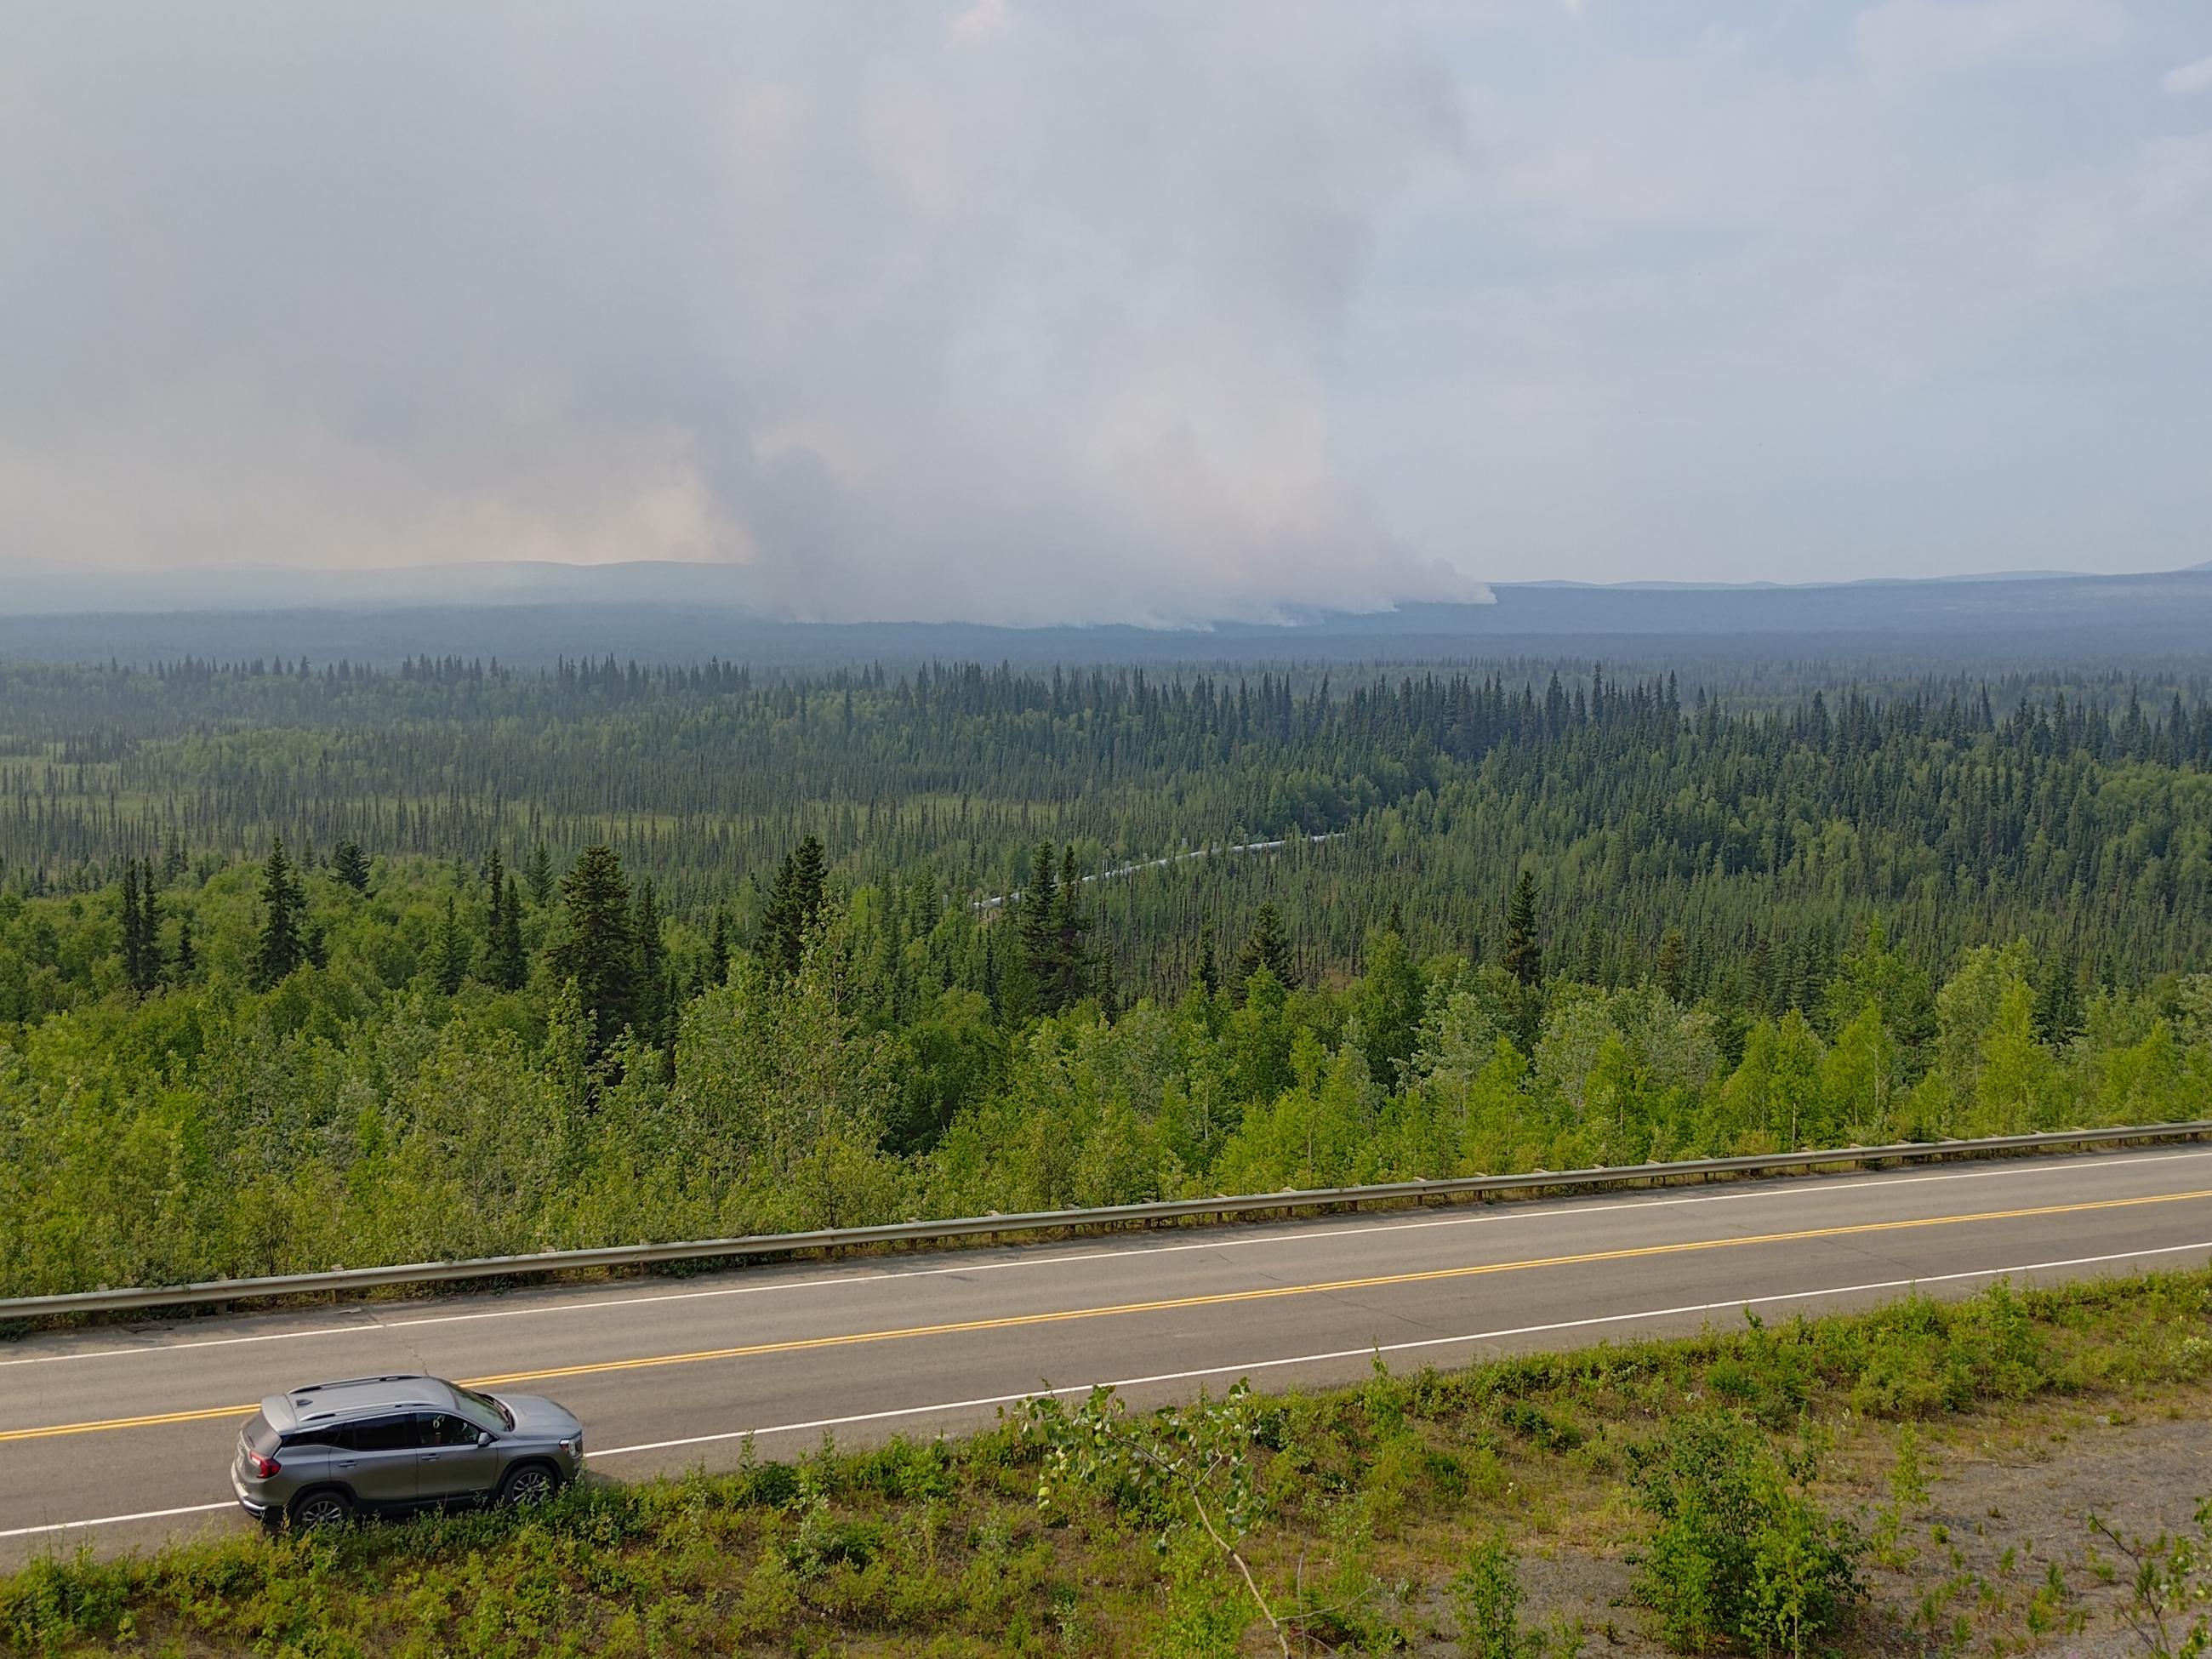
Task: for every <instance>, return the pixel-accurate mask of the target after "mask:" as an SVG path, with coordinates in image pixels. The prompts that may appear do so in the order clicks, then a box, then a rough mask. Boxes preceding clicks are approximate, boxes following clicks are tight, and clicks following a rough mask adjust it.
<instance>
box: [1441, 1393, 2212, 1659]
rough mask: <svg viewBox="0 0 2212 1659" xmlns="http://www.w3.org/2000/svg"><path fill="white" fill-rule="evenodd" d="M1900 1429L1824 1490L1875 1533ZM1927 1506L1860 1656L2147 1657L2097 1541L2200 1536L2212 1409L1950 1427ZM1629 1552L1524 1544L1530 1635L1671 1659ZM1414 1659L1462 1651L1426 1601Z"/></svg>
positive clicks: (1631, 1656) (1880, 1584) (1881, 1592)
mask: <svg viewBox="0 0 2212 1659" xmlns="http://www.w3.org/2000/svg"><path fill="white" fill-rule="evenodd" d="M1897 1437H1898V1435H1897V1431H1896V1430H1895V1429H1894V1428H1893V1427H1891V1426H1889V1425H1860V1426H1859V1428H1858V1430H1857V1432H1856V1433H1854V1434H1853V1436H1852V1437H1851V1438H1850V1443H1848V1444H1846V1445H1844V1446H1842V1447H1839V1448H1838V1456H1837V1463H1838V1476H1839V1478H1838V1480H1837V1481H1836V1482H1835V1483H1834V1485H1833V1486H1832V1487H1830V1488H1829V1489H1828V1490H1827V1491H1826V1493H1825V1497H1826V1500H1827V1501H1828V1502H1829V1503H1830V1504H1831V1505H1832V1507H1834V1508H1835V1509H1837V1510H1840V1511H1842V1512H1843V1513H1845V1514H1848V1515H1850V1516H1852V1518H1853V1519H1854V1520H1856V1521H1857V1522H1858V1523H1859V1525H1860V1526H1861V1528H1862V1529H1863V1530H1864V1531H1866V1532H1868V1533H1869V1534H1875V1533H1877V1532H1878V1530H1879V1528H1880V1524H1881V1516H1880V1510H1881V1506H1882V1505H1883V1504H1885V1503H1886V1502H1887V1496H1886V1493H1885V1491H1884V1485H1883V1475H1884V1474H1886V1472H1887V1468H1888V1467H1889V1466H1890V1464H1891V1463H1892V1462H1893V1460H1894V1457H1895V1448H1896V1443H1897ZM1923 1459H1924V1461H1925V1462H1926V1463H1927V1465H1928V1466H1929V1472H1930V1475H1931V1478H1930V1480H1929V1495H1928V1501H1927V1502H1926V1503H1925V1504H1916V1505H1913V1506H1911V1507H1910V1508H1908V1509H1907V1510H1905V1512H1904V1513H1903V1514H1902V1516H1900V1517H1899V1523H1898V1526H1897V1528H1896V1537H1895V1541H1894V1543H1893V1545H1892V1546H1891V1547H1889V1549H1888V1550H1887V1552H1885V1553H1887V1560H1881V1559H1875V1557H1874V1556H1872V1555H1870V1556H1869V1558H1868V1559H1867V1560H1866V1561H1865V1563H1864V1564H1863V1571H1864V1577H1865V1581H1866V1585H1867V1590H1868V1598H1867V1601H1865V1603H1864V1604H1863V1606H1862V1607H1861V1609H1860V1611H1859V1613H1858V1614H1857V1617H1856V1618H1855V1620H1854V1621H1853V1627H1852V1628H1851V1629H1850V1631H1849V1632H1846V1633H1845V1634H1844V1638H1843V1641H1842V1644H1841V1646H1842V1648H1843V1650H1844V1651H1846V1652H1850V1653H1865V1654H1897V1655H1943V1656H1952V1655H1956V1656H1961V1659H1964V1656H1982V1655H1986V1656H1992V1659H1996V1656H2016V1655H2033V1656H2038V1659H2124V1656H2140V1655H2142V1654H2144V1653H2145V1652H2147V1651H2148V1650H2147V1649H2146V1648H2145V1646H2144V1644H2142V1642H2141V1641H2140V1640H2139V1639H2138V1638H2136V1635H2135V1634H2134V1632H2132V1631H2130V1629H2129V1628H2128V1626H2127V1625H2126V1624H2125V1622H2124V1620H2123V1619H2122V1618H2121V1616H2120V1613H2121V1609H2122V1608H2123V1607H2124V1606H2125V1604H2126V1603H2127V1601H2128V1600H2129V1596H2128V1589H2129V1585H2130V1580H2131V1578H2132V1570H2131V1568H2130V1565H2129V1564H2128V1563H2127V1562H2126V1561H2125V1560H2124V1559H2122V1558H2121V1557H2120V1555H2119V1554H2118V1552H2117V1551H2116V1550H2115V1549H2114V1548H2113V1547H2112V1545H2111V1544H2110V1543H2109V1542H2108V1541H2106V1540H2105V1539H2103V1538H2101V1537H2100V1536H2098V1535H2097V1534H2095V1533H2094V1532H2093V1530H2092V1528H2091V1527H2090V1517H2091V1516H2097V1517H2099V1518H2100V1519H2102V1520H2103V1521H2105V1522H2106V1523H2107V1524H2109V1525H2111V1526H2112V1528H2114V1529H2115V1530H2117V1531H2118V1532H2119V1533H2120V1534H2121V1535H2122V1536H2124V1537H2129V1538H2146V1539H2147V1538H2152V1537H2155V1536H2156V1535H2157V1534H2160V1533H2161V1532H2172V1531H2177V1530H2181V1529H2191V1530H2193V1528H2194V1526H2195V1516H2196V1512H2197V1504H2199V1503H2200V1502H2201V1501H2202V1500H2203V1498H2205V1497H2206V1496H2207V1495H2208V1494H2212V1400H2207V1399H2203V1398H2191V1399H2190V1400H2189V1401H2185V1402H2183V1403H2181V1404H2174V1403H2172V1402H2168V1403H2167V1404H2166V1405H2164V1406H2163V1407H2161V1408H2160V1412H2159V1413H2158V1414H2157V1415H2155V1416H2150V1415H2146V1416H2144V1417H2142V1418H2140V1419H2138V1418H2136V1417H2133V1416H2131V1415H2130V1412H2129V1411H2128V1409H2127V1408H2126V1407H2124V1406H2122V1405H2112V1404H2106V1403H2100V1404H2099V1405H2097V1406H2095V1407H2081V1406H2079V1405H2072V1406H2067V1405H2059V1406H2054V1407H2033V1408H2030V1409H2026V1410H2022V1411H2020V1412H2018V1413H2014V1414H2012V1415H2010V1416H2008V1417H2006V1418H2002V1419H1990V1418H1983V1419H1974V1420H1972V1421H1970V1422H1968V1423H1966V1424H1961V1425H1955V1426H1954V1428H1953V1429H1952V1430H1951V1431H1950V1432H1948V1434H1947V1433H1945V1432H1943V1431H1941V1430H1938V1431H1935V1432H1934V1433H1932V1434H1930V1435H1929V1437H1928V1438H1927V1440H1926V1441H1925V1442H1924V1443H1923ZM1634 1575H1635V1567H1634V1565H1633V1564H1632V1561H1631V1559H1630V1552H1628V1551H1626V1550H1618V1551H1613V1550H1600V1549H1593V1548H1591V1547H1588V1546H1586V1545H1581V1544H1574V1543H1565V1542H1559V1541H1549V1542H1547V1541H1543V1540H1541V1539H1528V1540H1524V1541H1523V1542H1522V1547H1521V1578H1522V1586H1523V1588H1524V1589H1525V1590H1526V1592H1527V1595H1528V1602H1527V1606H1526V1609H1525V1613H1526V1622H1527V1623H1528V1624H1530V1625H1533V1626H1536V1627H1538V1628H1539V1629H1543V1630H1547V1631H1548V1632H1550V1633H1551V1639H1550V1642H1549V1644H1548V1654H1549V1655H1550V1656H1552V1659H1559V1656H1562V1655H1563V1654H1564V1653H1565V1652H1567V1651H1572V1650H1574V1638H1575V1635H1576V1634H1577V1633H1578V1635H1579V1638H1580V1648H1579V1651H1580V1652H1581V1653H1582V1654H1583V1655H1584V1656H1591V1659H1595V1656H1601V1655H1602V1656H1619V1659H1645V1656H1658V1655H1662V1654H1664V1653H1665V1652H1666V1651H1667V1650H1666V1649H1665V1648H1664V1647H1663V1646H1662V1644H1660V1643H1659V1642H1658V1640H1657V1639H1656V1638H1655V1637H1654V1636H1653V1635H1652V1634H1651V1633H1650V1617H1649V1615H1648V1614H1646V1613H1644V1611H1643V1610H1642V1609H1641V1608H1639V1607H1636V1606H1635V1605H1634V1604H1633V1602H1632V1600H1631V1595H1630V1590H1631V1584H1632V1579H1633V1577H1634ZM1406 1622H1407V1630H1408V1632H1409V1634H1412V1635H1413V1636H1414V1637H1415V1638H1416V1639H1415V1642H1414V1646H1413V1651H1414V1652H1417V1653H1421V1654H1426V1655H1438V1656H1442V1655H1446V1654H1455V1653H1457V1652H1458V1651H1459V1647H1458V1644H1457V1642H1456V1638H1455V1624H1454V1620H1453V1617H1452V1613H1451V1609H1450V1606H1449V1601H1447V1600H1446V1599H1445V1598H1444V1597H1443V1596H1442V1595H1436V1594H1433V1593H1432V1594H1429V1595H1423V1596H1421V1597H1420V1598H1419V1601H1418V1602H1417V1604H1416V1607H1415V1609H1414V1612H1413V1617H1412V1618H1411V1619H1409V1620H1407V1621H1406Z"/></svg>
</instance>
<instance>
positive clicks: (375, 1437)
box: [337, 1413, 422, 1452]
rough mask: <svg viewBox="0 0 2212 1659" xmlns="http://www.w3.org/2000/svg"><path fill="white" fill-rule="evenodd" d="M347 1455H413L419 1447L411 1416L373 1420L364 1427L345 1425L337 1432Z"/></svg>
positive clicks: (417, 1434)
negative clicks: (384, 1452)
mask: <svg viewBox="0 0 2212 1659" xmlns="http://www.w3.org/2000/svg"><path fill="white" fill-rule="evenodd" d="M337 1437H338V1442H337V1443H339V1444H340V1445H341V1446H342V1447H343V1449H345V1450H347V1451H356V1452H383V1451H412V1450H414V1449H415V1448H416V1447H417V1446H419V1445H421V1444H422V1436H421V1434H420V1432H419V1431H418V1430H417V1429H416V1423H415V1419H414V1416H413V1415H412V1414H411V1413H410V1414H409V1415H408V1416H405V1417H372V1418H370V1419H368V1421H367V1422H365V1423H348V1424H346V1425H344V1426H343V1428H341V1429H339V1430H338V1431H337Z"/></svg>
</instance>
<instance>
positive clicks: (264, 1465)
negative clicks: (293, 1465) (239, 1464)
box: [246, 1451, 284, 1480]
mask: <svg viewBox="0 0 2212 1659" xmlns="http://www.w3.org/2000/svg"><path fill="white" fill-rule="evenodd" d="M246 1466H247V1467H248V1468H251V1469H252V1471H253V1478H254V1479H255V1480H267V1479H268V1478H269V1477H270V1475H272V1474H276V1471H277V1470H278V1469H280V1468H283V1467H284V1466H283V1464H281V1463H279V1462H277V1461H276V1459H275V1458H273V1457H264V1456H263V1455H261V1454H260V1453H259V1452H256V1451H250V1452H248V1453H246Z"/></svg>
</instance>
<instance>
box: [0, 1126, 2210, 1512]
mask: <svg viewBox="0 0 2212 1659" xmlns="http://www.w3.org/2000/svg"><path fill="white" fill-rule="evenodd" d="M2110 1158H2112V1154H2111V1153H2106V1154H2103V1155H2102V1156H2101V1157H2099V1156H2092V1157H2089V1158H2079V1157H2077V1158H2069V1159H2067V1160H2066V1161H2065V1162H2063V1163H2045V1162H2042V1161H2038V1162H2037V1163H2035V1164H2033V1165H2026V1164H2016V1165H2012V1166H2010V1167H2001V1168H1997V1169H1991V1170H1952V1171H1948V1172H1947V1173H1945V1174H1942V1175H1887V1176H1885V1175H1879V1174H1877V1175H1875V1176H1872V1178H1870V1179H1867V1180H1859V1181H1852V1180H1850V1177H1847V1176H1845V1177H1838V1176H1815V1177H1813V1179H1814V1180H1815V1181H1818V1182H1820V1183H1821V1184H1822V1185H1823V1186H1824V1187H1826V1186H1829V1185H1830V1183H1833V1182H1846V1181H1847V1182H1850V1190H1852V1191H1858V1190H1863V1188H1868V1187H1918V1186H1924V1185H1927V1184H1929V1183H1930V1182H1951V1181H1987V1180H1990V1179H1992V1178H1994V1177H1996V1176H2007V1175H2028V1174H2033V1175H2063V1174H2065V1173H2066V1172H2068V1171H2069V1170H2081V1169H2091V1168H2097V1167H2100V1166H2101V1165H2103V1164H2106V1162H2107V1161H2108V1160H2109V1159H2110ZM2191 1158H2212V1152H2205V1151H2199V1152H2151V1153H2142V1154H2137V1155H2136V1157H2134V1158H2130V1160H2129V1161H2130V1163H2142V1164H2169V1163H2180V1162H2184V1161H2186V1160H2188V1159H2191ZM1832 1190H1842V1188H1839V1187H1838V1188H1832ZM1803 1195H1804V1194H1803V1193H1802V1192H1801V1191H1795V1190H1792V1191H1788V1192H1784V1191H1781V1190H1778V1188H1775V1187H1771V1186H1766V1185H1764V1184H1762V1185H1761V1186H1760V1187H1759V1189H1758V1190H1755V1191H1740V1192H1730V1193H1711V1194H1695V1195H1692V1196H1687V1197H1680V1198H1647V1197H1640V1196H1639V1197H1632V1198H1626V1199H1622V1200H1618V1201H1615V1202H1613V1203H1609V1204H1582V1205H1577V1206H1572V1207H1562V1206H1553V1205H1540V1206H1528V1207H1527V1208H1516V1209H1513V1210H1510V1211H1504V1212H1498V1211H1491V1210H1487V1209H1486V1210H1483V1211H1480V1212H1474V1213H1470V1214H1466V1215H1452V1216H1439V1217H1434V1218H1430V1219H1428V1220H1425V1221H1376V1222H1374V1223H1370V1224H1369V1225H1362V1226H1350V1227H1328V1228H1311V1229H1308V1230H1305V1231H1299V1232H1275V1233H1266V1234H1261V1235H1257V1236H1255V1237H1243V1238H1207V1239H1198V1240H1194V1241H1192V1242H1190V1243H1179V1244H1131V1245H1126V1246H1124V1247H1122V1248H1121V1249H1108V1250H1086V1251H1084V1252H1082V1253H1081V1254H1079V1255H1033V1256H1025V1257H1024V1258H1022V1259H1020V1260H1018V1261H966V1262H959V1263H956V1264H954V1265H952V1266H950V1267H892V1268H887V1269H885V1270H884V1271H881V1272H877V1273H866V1272H857V1271H856V1272H853V1273H829V1274H823V1275H822V1276H820V1277H817V1278H813V1279H778V1280H776V1281H775V1282H773V1283H769V1284H754V1285H717V1286H715V1287H714V1288H713V1289H711V1290H703V1291H661V1292H659V1293H657V1294H655V1295H652V1296H626V1297H600V1298H596V1299H592V1300H586V1301H579V1302H557V1303H553V1304H549V1305H547V1306H544V1307H532V1308H488V1309H483V1310H478V1311H474V1312H470V1313H456V1314H432V1315H428V1316H424V1317H422V1318H420V1319H380V1318H378V1317H377V1316H376V1315H375V1313H374V1310H373V1309H363V1310H362V1313H363V1316H364V1320H365V1322H362V1323H350V1324H343V1325H328V1326H320V1327H317V1328H313V1329H309V1330H299V1331H265V1332H263V1333H261V1334H258V1335H254V1336H213V1337H206V1338H204V1339H201V1340H197V1341H191V1342H161V1343H150V1344H148V1345H146V1346H140V1347H133V1348H92V1349H87V1350H84V1351H82V1352H74V1353H42V1354H26V1355H23V1356H21V1357H20V1358H13V1359H0V1370H9V1368H11V1367H13V1366H16V1365H54V1364H62V1363H64V1362H65V1361H69V1360H77V1359H137V1358H153V1357H159V1356H164V1355H169V1354H176V1353H183V1352H190V1351H191V1350H194V1349H197V1348H232V1347H240V1346H246V1345H248V1344H251V1343H257V1342H292V1341H298V1340H302V1339H304V1338H307V1337H317V1336H368V1335H374V1334H377V1333H379V1332H382V1331H404V1330H415V1329H417V1328H421V1327H422V1326H425V1325H461V1324H468V1323H471V1322H476V1321H478V1320H487V1319H522V1318H527V1317H531V1316H536V1315H541V1314H562V1313H599V1312H602V1311H604V1310H607V1309H610V1308H636V1307H649V1306H651V1305H653V1304H655V1303H663V1302H696V1301H700V1300H702V1299H708V1298H713V1297H730V1296H759V1295H763V1294H764V1293H766V1292H769V1291H805V1290H822V1289H826V1288H834V1287H836V1286H839V1285H878V1286H880V1285H883V1284H884V1283H885V1282H886V1281H888V1280H892V1279H937V1278H941V1277H944V1276H945V1275H947V1274H953V1273H1000V1272H1004V1271H1005V1270H1006V1269H1008V1268H1011V1267H1068V1266H1073V1265H1079V1264H1080V1263H1083V1262H1088V1261H1109V1260H1115V1261H1126V1260H1127V1259H1128V1258H1129V1257H1130V1256H1132V1255H1182V1254H1183V1253H1185V1252H1187V1251H1191V1250H1234V1249H1251V1248H1253V1247H1255V1246H1258V1245H1264V1244H1294V1243H1302V1242H1304V1241H1305V1240H1308V1239H1324V1238H1344V1237H1352V1236H1354V1235H1364V1236H1370V1237H1371V1236H1373V1235H1375V1234H1378V1233H1400V1232H1419V1231H1424V1230H1425V1229H1429V1228H1433V1227H1468V1226H1474V1225H1480V1224H1481V1223H1484V1222H1510V1221H1534V1220H1539V1219H1541V1218H1546V1217H1563V1216H1578V1215H1595V1214H1599V1213H1601V1212H1602V1213H1617V1212H1620V1211H1622V1210H1662V1209H1676V1208H1680V1207H1682V1206H1686V1205H1692V1204H1741V1203H1746V1202H1749V1201H1752V1200H1758V1199H1762V1198H1777V1197H1784V1196H1787V1197H1802V1196H1803ZM953 1248H957V1246H956V1247H953ZM6 1535H7V1534H4V1533H0V1537H5V1536H6Z"/></svg>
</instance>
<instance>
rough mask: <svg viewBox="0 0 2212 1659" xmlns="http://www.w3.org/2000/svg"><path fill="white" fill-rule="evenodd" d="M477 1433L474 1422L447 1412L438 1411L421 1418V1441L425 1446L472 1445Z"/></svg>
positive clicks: (474, 1442) (475, 1440) (475, 1441)
mask: <svg viewBox="0 0 2212 1659" xmlns="http://www.w3.org/2000/svg"><path fill="white" fill-rule="evenodd" d="M422 1443H423V1444H424V1445H426V1446H473V1445H475V1444H476V1443H477V1425H475V1424H473V1423H470V1422H465V1421H464V1420H463V1419H460V1418H458V1417H454V1416H453V1415H451V1414H450V1413H444V1412H440V1413H435V1415H431V1416H426V1417H425V1418H423V1419H422Z"/></svg>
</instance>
